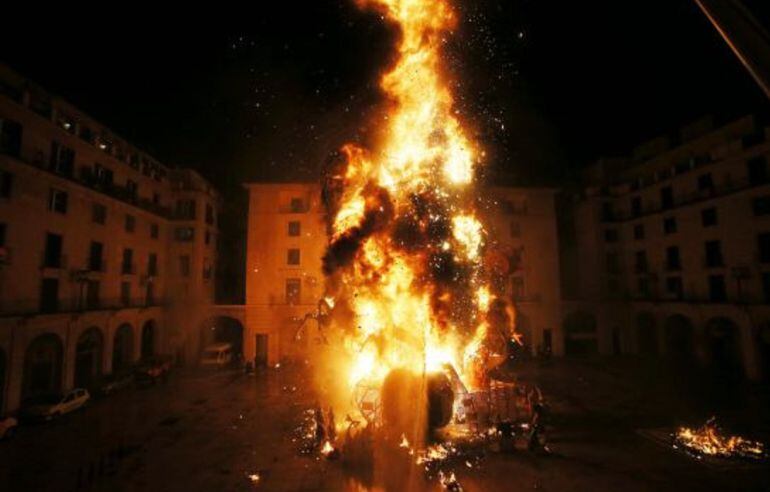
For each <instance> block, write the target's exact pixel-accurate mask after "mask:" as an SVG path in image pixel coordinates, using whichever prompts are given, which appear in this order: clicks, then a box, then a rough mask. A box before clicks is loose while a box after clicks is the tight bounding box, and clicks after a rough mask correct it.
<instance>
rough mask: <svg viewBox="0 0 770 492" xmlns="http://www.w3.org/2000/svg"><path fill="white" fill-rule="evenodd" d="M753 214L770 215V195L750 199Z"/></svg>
mask: <svg viewBox="0 0 770 492" xmlns="http://www.w3.org/2000/svg"><path fill="white" fill-rule="evenodd" d="M751 208H752V209H753V210H754V215H757V216H760V215H770V195H765V196H760V197H757V198H754V199H753V200H752V201H751Z"/></svg>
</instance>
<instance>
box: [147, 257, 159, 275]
mask: <svg viewBox="0 0 770 492" xmlns="http://www.w3.org/2000/svg"><path fill="white" fill-rule="evenodd" d="M147 275H149V276H151V277H155V276H157V275H158V255H157V254H156V253H150V256H149V257H147Z"/></svg>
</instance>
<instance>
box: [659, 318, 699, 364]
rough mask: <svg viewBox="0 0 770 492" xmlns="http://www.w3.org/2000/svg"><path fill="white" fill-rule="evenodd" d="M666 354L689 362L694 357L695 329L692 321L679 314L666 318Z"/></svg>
mask: <svg viewBox="0 0 770 492" xmlns="http://www.w3.org/2000/svg"><path fill="white" fill-rule="evenodd" d="M664 331H665V333H666V354H667V355H668V356H669V357H671V358H674V359H678V360H682V361H690V360H691V359H692V358H693V357H694V355H695V328H694V327H693V324H692V321H690V319H689V318H687V317H686V316H683V315H681V314H674V315H672V316H669V317H668V318H666V322H665V325H664Z"/></svg>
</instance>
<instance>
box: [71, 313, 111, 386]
mask: <svg viewBox="0 0 770 492" xmlns="http://www.w3.org/2000/svg"><path fill="white" fill-rule="evenodd" d="M103 353H104V337H103V336H102V332H101V330H100V329H99V328H97V327H95V326H94V327H91V328H89V329H87V330H86V331H84V332H83V333H82V334H81V335H80V337H79V338H78V343H77V346H76V347H75V387H77V388H91V387H93V386H94V385H95V384H96V383H97V382H98V379H99V377H100V376H101V374H102V354H103Z"/></svg>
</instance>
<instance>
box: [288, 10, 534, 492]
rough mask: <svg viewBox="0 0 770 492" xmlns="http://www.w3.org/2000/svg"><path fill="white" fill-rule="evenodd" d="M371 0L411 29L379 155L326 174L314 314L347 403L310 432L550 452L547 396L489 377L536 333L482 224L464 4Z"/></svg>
mask: <svg viewBox="0 0 770 492" xmlns="http://www.w3.org/2000/svg"><path fill="white" fill-rule="evenodd" d="M356 1H357V3H358V4H359V6H361V7H367V8H374V9H377V10H378V11H379V12H381V14H382V15H383V18H387V19H388V20H389V21H391V22H393V23H394V24H395V25H396V27H397V28H398V29H399V33H400V36H399V39H398V46H397V56H396V61H395V63H394V64H393V66H392V67H391V68H389V69H388V70H387V71H386V72H385V73H384V74H383V75H382V77H381V81H380V85H381V89H382V92H383V94H384V96H385V101H386V102H385V103H384V105H383V108H382V110H381V113H380V114H378V115H377V117H378V118H379V120H378V121H380V122H381V123H380V124H379V125H376V129H375V130H374V131H373V132H372V133H371V134H370V135H368V136H367V138H366V141H367V144H366V146H364V145H359V144H353V143H351V144H347V145H345V146H344V147H343V148H342V150H341V152H340V153H339V155H338V157H339V158H338V159H333V160H332V161H331V162H330V163H329V164H328V166H327V170H326V175H325V176H324V197H323V198H324V201H325V204H326V206H327V210H328V211H329V213H328V217H329V224H328V226H329V234H330V243H329V246H328V249H327V252H326V254H325V256H324V259H323V260H324V273H325V275H326V296H327V297H325V298H324V299H322V300H321V301H320V302H319V305H318V309H317V310H316V312H315V313H312V314H310V315H308V317H306V320H305V321H308V320H309V319H315V320H317V321H318V326H319V331H321V339H322V340H323V342H324V343H323V346H322V349H321V350H319V351H318V354H317V356H316V359H315V360H314V361H313V362H314V365H315V367H316V369H317V370H316V371H314V373H315V374H316V375H317V381H316V383H317V387H318V390H319V392H320V394H321V395H322V398H323V399H324V405H323V407H324V409H325V408H330V409H331V410H329V411H326V410H322V409H321V408H318V409H315V410H313V411H312V412H311V413H312V415H309V417H308V418H309V421H310V422H309V427H308V430H307V432H306V433H305V436H306V437H310V441H312V442H314V443H315V446H318V447H319V448H320V451H321V452H322V453H323V454H324V455H326V456H330V457H332V456H336V455H338V454H339V452H340V451H338V449H340V448H343V449H341V452H342V453H343V455H344V454H346V450H345V449H344V448H345V447H353V446H355V445H356V443H357V442H359V441H360V439H357V436H358V437H360V436H363V435H369V436H371V435H375V434H376V435H377V436H378V438H379V437H381V438H383V439H385V440H386V441H390V442H393V443H395V444H399V443H400V444H403V443H412V444H407V445H406V446H401V447H406V448H408V449H409V450H410V451H411V452H412V453H414V454H415V455H417V456H418V458H419V459H418V463H419V464H424V463H428V462H430V461H436V458H437V457H438V456H444V457H446V456H448V455H450V454H452V452H451V451H450V450H451V449H455V446H454V444H446V443H451V442H452V439H456V438H457V436H456V435H455V437H454V438H450V439H449V440H448V441H444V442H445V444H438V445H435V444H434V446H439V447H440V449H441V450H442V451H438V450H437V449H438V448H431V446H429V445H428V441H429V437H430V436H434V437H435V436H436V435H437V432H438V431H446V432H445V434H444V435H452V432H453V431H448V430H447V429H453V430H454V431H457V428H458V427H457V426H463V427H464V428H465V429H466V431H467V430H468V429H471V430H472V431H471V432H465V434H466V435H473V436H474V439H478V438H479V437H480V436H483V437H485V438H486V437H490V436H493V435H499V434H500V433H501V432H502V433H506V434H508V435H509V436H510V435H513V434H514V430H522V429H523V430H525V431H526V432H527V433H528V435H529V441H530V443H531V446H533V447H534V446H537V445H538V444H539V443H541V440H542V432H541V431H542V423H541V422H540V418H541V414H542V408H543V403H542V396H541V394H540V391H539V390H538V389H537V388H536V387H532V386H530V385H527V384H523V383H520V382H510V381H509V382H502V381H495V380H493V379H492V378H490V376H489V374H490V370H491V369H493V368H494V367H496V366H498V365H499V364H501V363H502V362H504V361H505V360H507V356H508V354H509V352H510V350H512V349H514V350H515V347H517V346H520V344H521V339H520V337H519V335H518V334H517V332H516V329H515V310H514V306H513V305H512V304H510V303H509V302H507V300H506V299H505V296H504V295H503V291H504V288H502V287H501V285H505V283H504V282H501V280H502V279H503V278H504V275H505V273H507V272H505V271H500V268H499V263H500V262H496V261H494V257H493V255H492V254H491V252H490V250H491V249H492V248H489V247H488V246H489V245H488V244H487V243H488V239H489V238H487V237H486V232H485V227H484V224H483V223H482V220H481V218H480V217H481V216H482V213H483V210H484V208H485V207H488V206H491V205H492V204H490V203H488V202H487V201H485V200H484V199H483V198H482V197H480V196H479V193H478V192H477V190H476V189H475V186H474V185H475V183H476V181H477V174H478V171H479V167H480V166H481V163H482V158H483V156H484V153H483V152H482V151H481V150H480V148H479V146H478V145H477V143H476V142H474V141H472V140H471V139H470V138H469V136H468V135H469V132H468V131H467V130H466V129H465V125H467V122H464V121H462V120H461V112H460V110H459V109H458V108H457V107H456V105H455V102H454V98H453V94H452V92H451V90H450V87H451V83H450V82H449V80H450V75H449V74H448V73H447V72H446V69H445V67H444V65H443V64H442V46H443V45H444V44H445V36H446V35H447V34H448V33H449V32H450V31H451V30H452V29H453V28H454V27H455V25H456V23H457V17H456V13H455V11H454V10H453V9H452V7H451V5H450V3H449V1H448V0H356ZM304 324H305V323H303V325H304ZM301 330H302V328H301ZM302 333H303V332H302V331H298V332H297V335H298V336H301V335H302ZM333 415H342V416H345V421H346V423H345V425H342V426H340V422H336V421H335V420H334V417H333ZM338 426H340V429H341V430H343V431H344V433H342V434H341V435H340V436H338V435H337V434H338V432H337V429H338ZM489 429H492V431H490V430H489ZM461 434H462V433H461ZM430 449H433V452H431V451H429V450H430ZM420 456H422V458H420ZM429 456H433V458H428V457H429ZM439 461H440V460H439ZM442 477H443V478H442V483H443V482H444V481H446V482H452V480H453V478H452V477H453V476H452V475H444V474H443V472H442Z"/></svg>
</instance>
